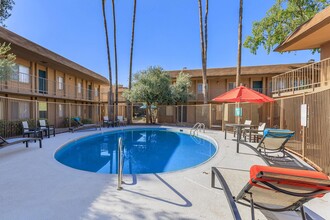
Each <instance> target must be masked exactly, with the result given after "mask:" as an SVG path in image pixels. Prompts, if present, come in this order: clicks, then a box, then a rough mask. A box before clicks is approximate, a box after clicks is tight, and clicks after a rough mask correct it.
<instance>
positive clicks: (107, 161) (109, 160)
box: [55, 128, 216, 174]
mask: <svg viewBox="0 0 330 220" xmlns="http://www.w3.org/2000/svg"><path fill="white" fill-rule="evenodd" d="M119 137H122V139H123V146H124V147H123V158H124V160H123V161H124V163H123V173H124V174H145V173H162V172H169V171H176V170H181V169H185V168H189V167H193V166H196V165H198V164H201V163H203V162H205V161H207V160H208V159H210V158H211V157H212V156H213V155H214V154H215V152H216V147H215V145H214V144H212V143H211V142H210V141H208V140H205V139H202V138H199V137H193V136H190V135H188V134H185V133H182V132H174V131H173V130H171V129H164V128H144V129H141V128H139V129H124V130H121V131H113V132H107V133H102V134H97V135H92V136H89V137H85V138H82V139H79V140H76V141H73V142H71V143H69V144H67V145H65V146H63V147H62V148H60V149H59V150H58V151H57V152H56V153H55V159H56V160H57V161H59V162H60V163H62V164H64V165H67V166H69V167H72V168H75V169H79V170H85V171H90V172H97V173H111V174H114V173H117V149H118V138H119Z"/></svg>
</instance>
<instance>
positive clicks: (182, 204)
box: [0, 126, 330, 220]
mask: <svg viewBox="0 0 330 220" xmlns="http://www.w3.org/2000/svg"><path fill="white" fill-rule="evenodd" d="M132 127H133V126H132ZM132 127H131V128H132ZM157 127H159V126H157ZM161 127H167V126H161ZM127 128H128V127H127ZM172 128H173V127H172ZM116 129H122V128H102V130H101V131H87V130H86V131H81V132H75V133H63V134H58V135H56V137H51V138H44V140H43V148H41V149H39V147H38V144H37V143H30V146H29V148H25V145H24V144H16V145H12V146H8V147H5V148H0V189H1V191H0V219H1V220H2V219H34V220H37V219H70V220H71V219H232V215H231V211H230V209H229V205H228V202H227V200H226V198H225V195H224V193H223V191H222V190H220V189H214V188H211V167H212V166H215V167H218V168H219V169H223V170H227V172H226V173H227V174H226V176H225V177H226V178H229V179H231V181H234V182H235V184H232V186H231V189H232V191H233V195H236V192H237V191H240V190H241V189H242V188H243V185H244V184H245V183H247V181H248V177H249V168H250V166H252V165H254V164H260V165H264V162H263V161H262V160H261V159H260V158H259V157H257V156H256V154H255V153H254V152H253V151H252V150H251V149H249V148H248V147H246V146H243V145H241V147H240V153H238V154H237V153H236V142H235V141H232V140H231V138H232V134H228V139H227V140H225V139H224V133H223V132H220V131H213V130H206V133H205V135H207V136H209V137H211V138H213V139H214V140H215V141H216V142H217V144H218V146H219V149H218V152H217V154H216V155H215V156H214V157H213V158H212V159H211V160H209V161H207V162H206V163H204V164H202V165H200V166H197V167H194V168H190V169H186V170H182V171H177V172H170V173H161V174H139V175H124V178H123V180H124V182H125V184H123V190H121V191H118V190H117V175H115V174H97V173H91V172H85V171H80V170H76V169H72V168H69V167H67V166H65V165H63V164H61V163H59V162H57V161H56V160H55V159H54V153H55V151H56V150H57V149H58V148H59V147H60V146H62V145H63V144H65V143H67V142H69V141H70V140H73V139H76V138H79V137H83V136H86V135H90V134H95V133H100V132H107V131H112V130H116ZM183 129H185V128H183ZM186 129H187V128H186ZM178 130H179V128H178ZM187 131H188V132H189V129H188V130H187ZM202 135H204V134H202ZM242 184H243V185H242ZM218 186H219V187H220V185H219V184H218ZM306 207H307V208H308V209H311V210H313V211H314V212H315V213H317V214H318V215H319V216H320V217H322V218H324V219H330V210H329V207H330V195H329V194H328V195H326V196H325V197H323V198H321V199H314V200H312V201H310V202H309V203H308V204H306ZM238 208H239V211H240V214H241V216H242V218H243V219H251V217H250V209H249V208H248V207H245V206H242V205H238ZM270 218H271V219H297V216H295V215H294V213H293V214H292V213H280V214H274V215H273V213H265V212H260V211H259V210H256V219H270ZM322 218H320V219H322Z"/></svg>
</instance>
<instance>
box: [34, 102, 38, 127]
mask: <svg viewBox="0 0 330 220" xmlns="http://www.w3.org/2000/svg"><path fill="white" fill-rule="evenodd" d="M35 108H36V111H35V124H34V125H35V127H36V128H37V127H38V123H37V119H38V100H36V106H35Z"/></svg>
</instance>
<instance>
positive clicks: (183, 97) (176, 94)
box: [171, 72, 193, 104]
mask: <svg viewBox="0 0 330 220" xmlns="http://www.w3.org/2000/svg"><path fill="white" fill-rule="evenodd" d="M190 87H191V79H190V75H189V74H188V73H183V72H180V73H179V75H178V77H177V78H176V82H175V83H174V84H172V85H171V93H172V104H175V103H176V104H179V103H181V104H182V103H187V101H188V99H189V98H190V97H193V95H192V93H191V92H190V91H189V89H190Z"/></svg>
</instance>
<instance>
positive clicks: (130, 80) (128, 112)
mask: <svg viewBox="0 0 330 220" xmlns="http://www.w3.org/2000/svg"><path fill="white" fill-rule="evenodd" d="M133 8H134V9H133V22H132V38H131V53H130V59H129V80H128V90H129V91H131V88H132V68H133V48H134V33H135V17H136V0H134V7H133ZM131 111H132V110H131V103H130V101H127V121H128V123H129V124H130V123H131V121H132V114H131Z"/></svg>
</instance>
